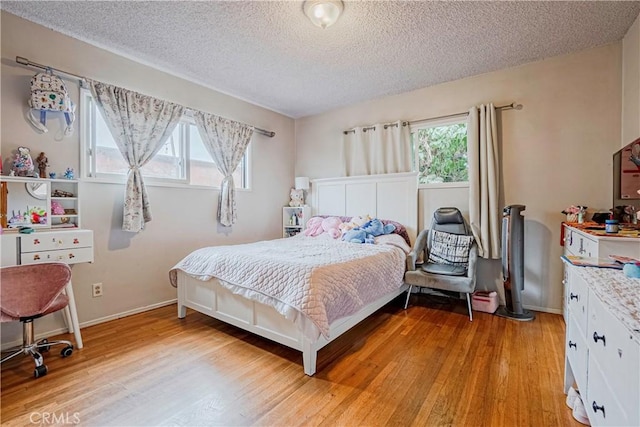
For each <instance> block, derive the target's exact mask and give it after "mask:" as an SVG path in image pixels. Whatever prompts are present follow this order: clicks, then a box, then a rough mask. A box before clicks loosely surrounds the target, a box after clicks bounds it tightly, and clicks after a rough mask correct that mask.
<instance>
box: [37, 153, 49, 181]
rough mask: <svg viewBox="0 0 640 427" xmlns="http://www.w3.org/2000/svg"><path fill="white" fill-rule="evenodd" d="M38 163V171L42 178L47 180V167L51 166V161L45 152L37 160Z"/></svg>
mask: <svg viewBox="0 0 640 427" xmlns="http://www.w3.org/2000/svg"><path fill="white" fill-rule="evenodd" d="M36 162H37V163H38V171H39V172H40V178H46V177H47V166H49V159H47V156H46V155H45V154H44V152H41V153H40V155H39V156H38V158H37V159H36Z"/></svg>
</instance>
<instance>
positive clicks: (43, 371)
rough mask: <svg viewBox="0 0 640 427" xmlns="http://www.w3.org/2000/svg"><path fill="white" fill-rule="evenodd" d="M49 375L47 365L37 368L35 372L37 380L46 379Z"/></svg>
mask: <svg viewBox="0 0 640 427" xmlns="http://www.w3.org/2000/svg"><path fill="white" fill-rule="evenodd" d="M45 375H47V365H40V366H36V369H35V370H34V371H33V376H34V377H36V378H40V377H44V376H45Z"/></svg>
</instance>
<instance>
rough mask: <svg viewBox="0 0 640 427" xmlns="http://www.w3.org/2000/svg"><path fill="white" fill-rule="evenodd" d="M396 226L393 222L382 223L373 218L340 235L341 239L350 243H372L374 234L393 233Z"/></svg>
mask: <svg viewBox="0 0 640 427" xmlns="http://www.w3.org/2000/svg"><path fill="white" fill-rule="evenodd" d="M395 229H396V226H395V225H393V224H387V225H384V224H382V221H380V220H379V219H377V218H374V219H372V220H370V221H367V222H366V223H364V224H362V226H360V227H356V228H354V229H352V230H349V231H347V232H346V233H345V234H343V235H342V240H344V241H346V242H352V243H373V242H374V240H375V238H376V236H382V235H383V234H390V233H393V232H394V231H395Z"/></svg>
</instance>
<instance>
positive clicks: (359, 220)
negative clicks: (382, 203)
mask: <svg viewBox="0 0 640 427" xmlns="http://www.w3.org/2000/svg"><path fill="white" fill-rule="evenodd" d="M369 220H371V217H370V216H369V215H362V216H354V217H353V218H351V221H349V222H343V223H342V224H340V232H341V233H342V234H343V235H344V233H346V232H347V231H349V230H352V229H354V228H356V227H360V226H361V225H362V224H364V223H365V222H367V221H369Z"/></svg>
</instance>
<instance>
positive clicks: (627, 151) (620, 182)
mask: <svg viewBox="0 0 640 427" xmlns="http://www.w3.org/2000/svg"><path fill="white" fill-rule="evenodd" d="M639 191H640V138H638V139H636V140H635V141H633V142H630V143H629V144H627V145H625V146H624V147H622V148H621V149H620V150H618V151H617V152H616V153H614V155H613V209H614V215H616V216H620V215H621V213H620V211H621V208H620V207H624V206H633V207H634V209H635V212H638V211H640V193H639ZM617 219H619V220H621V221H622V222H627V221H624V219H626V218H617Z"/></svg>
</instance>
